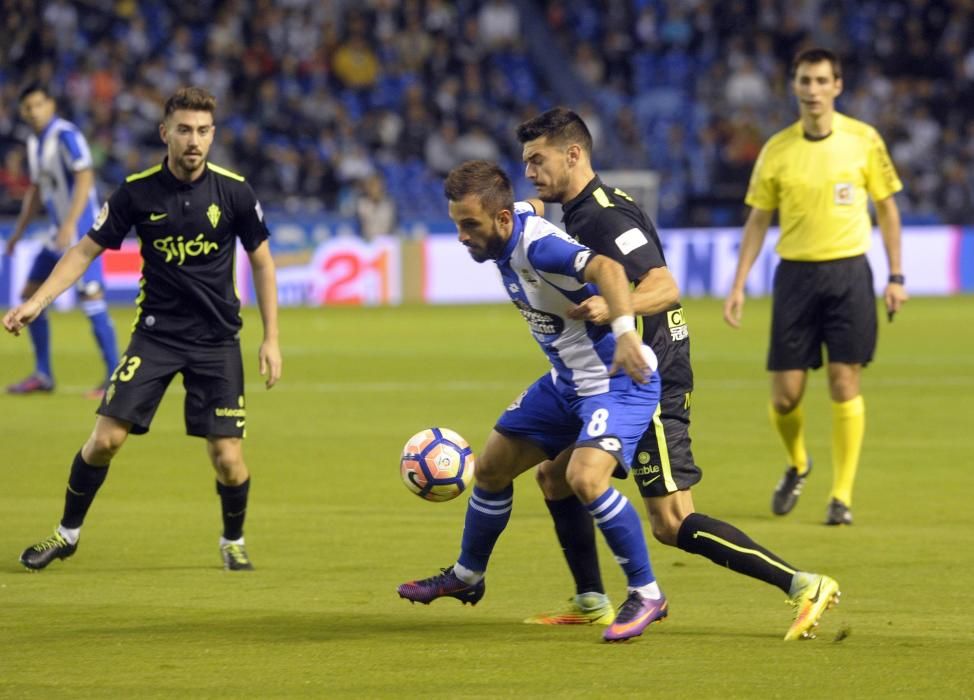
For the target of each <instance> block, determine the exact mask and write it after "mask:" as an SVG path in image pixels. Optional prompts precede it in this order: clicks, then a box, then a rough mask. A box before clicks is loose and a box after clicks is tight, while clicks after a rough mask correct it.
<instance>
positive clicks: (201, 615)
mask: <svg viewBox="0 0 974 700" xmlns="http://www.w3.org/2000/svg"><path fill="white" fill-rule="evenodd" d="M686 309H687V315H688V319H689V323H690V332H691V341H692V344H693V345H692V347H693V358H694V365H695V370H696V391H695V394H694V404H693V406H694V409H693V430H692V434H693V437H694V438H695V440H694V444H693V447H694V452H695V455H696V458H697V461H698V462H699V464H700V465H701V466H702V467H703V469H704V480H703V482H702V483H701V484H700V485H698V486H697V487H695V488H694V497H695V501H696V506H697V509H698V510H699V511H700V512H702V513H707V514H710V515H712V516H714V517H718V518H721V519H724V520H728V521H730V522H732V523H734V524H735V525H737V526H738V527H740V528H741V529H742V530H744V531H745V532H747V533H748V534H749V535H751V537H753V538H754V539H755V540H756V541H758V542H760V543H761V544H763V545H764V546H766V547H768V548H769V549H771V550H773V551H775V552H777V553H778V554H780V555H781V556H782V557H783V558H784V559H785V560H787V561H788V562H789V563H791V564H793V565H795V566H796V567H799V568H803V569H811V570H816V571H822V572H826V573H828V574H830V575H832V576H833V577H835V578H836V579H838V581H839V582H840V584H841V587H842V602H841V604H840V605H839V606H838V607H837V608H834V609H833V610H831V611H830V612H828V613H827V614H826V615H825V617H824V618H823V621H822V624H821V627H820V633H819V637H818V638H817V639H815V640H811V641H804V642H794V643H785V642H784V641H782V637H783V635H784V633H785V630H786V629H787V628H788V625H789V623H790V620H791V608H790V607H788V606H786V605H785V604H784V595H783V594H782V593H781V592H780V591H779V590H778V589H775V588H771V587H770V586H767V585H765V584H762V583H759V582H756V581H753V580H751V579H747V578H744V577H742V576H739V575H736V574H734V573H732V572H730V571H728V570H724V569H720V568H718V567H716V566H714V565H713V564H711V563H710V562H709V561H707V560H705V559H703V558H701V557H695V556H691V555H688V554H685V553H683V552H681V551H679V550H676V549H674V548H669V547H664V546H662V545H660V544H658V543H656V542H655V541H651V542H650V550H651V553H652V557H653V565H654V569H655V571H656V574H657V577H658V579H659V581H660V585H661V586H662V588H663V590H664V591H665V593H666V594H667V597H668V598H669V601H670V616H669V618H668V619H667V620H666V621H664V622H663V623H662V624H658V625H653V626H651V627H650V628H649V629H648V630H647V632H646V633H645V634H644V635H643V636H642V637H640V638H639V639H637V640H635V641H633V642H630V643H627V644H622V645H608V644H604V643H602V642H601V631H602V630H601V628H598V629H595V628H588V627H562V628H550V627H541V626H533V625H524V624H521V620H522V619H523V618H524V617H526V616H527V615H529V614H531V613H535V612H538V611H540V610H543V609H546V608H551V607H554V606H558V605H560V604H562V603H563V602H564V601H565V600H566V599H567V598H568V597H569V596H570V595H571V594H572V592H573V588H572V585H571V579H570V576H569V574H568V573H567V569H566V567H565V565H564V563H563V560H562V557H561V553H560V551H559V549H558V546H557V544H556V540H555V536H554V531H553V528H552V526H551V522H550V519H549V517H548V514H547V511H546V509H545V508H544V505H543V503H542V500H541V496H540V492H539V491H538V489H537V487H536V486H535V484H534V483H533V480H532V478H531V476H530V474H525V475H524V476H522V477H521V478H520V479H519V480H518V481H517V482H516V484H515V494H516V497H515V507H514V513H513V517H512V518H511V522H510V525H509V526H508V529H507V531H506V532H505V533H504V535H503V536H502V537H501V539H500V542H499V543H498V546H497V548H496V550H495V553H494V557H493V559H492V561H491V568H490V571H489V572H488V576H487V595H486V596H485V598H484V599H483V601H481V603H480V604H478V605H477V606H476V607H470V606H461V605H460V604H459V603H458V602H457V601H455V600H453V599H446V600H440V601H436V602H434V603H433V604H432V605H430V606H423V605H411V604H409V603H408V602H406V601H405V600H401V599H400V598H399V597H398V596H397V595H396V592H395V591H396V586H397V585H398V584H399V583H401V582H402V581H405V580H408V579H412V578H418V577H425V576H429V575H432V574H434V573H436V572H437V571H438V569H439V567H445V566H448V565H449V564H451V563H452V562H453V561H454V560H455V558H456V555H457V552H458V547H459V537H460V531H461V528H462V524H463V515H464V507H465V502H466V496H465V495H464V496H461V497H460V498H458V499H456V500H455V501H451V502H447V503H429V502H425V501H422V500H420V499H418V498H417V497H415V496H414V495H412V494H410V493H409V492H408V491H407V490H406V488H405V487H404V486H403V484H402V483H401V481H400V479H399V473H398V455H399V451H400V449H401V448H402V446H403V443H404V442H405V440H406V439H407V438H408V437H409V436H410V435H412V434H413V433H414V432H416V431H417V430H419V429H420V428H424V427H427V426H431V425H444V426H447V427H450V428H453V429H454V430H457V431H458V432H460V434H462V435H463V436H465V437H466V438H467V439H468V440H469V441H470V442H471V444H472V445H473V446H474V449H475V450H477V449H479V448H480V447H481V446H482V445H483V442H484V439H485V437H486V435H487V433H488V432H489V430H490V428H491V426H492V425H493V421H494V419H495V418H496V417H497V416H498V415H499V413H500V412H501V411H503V410H504V408H505V407H506V406H507V405H508V404H509V403H510V402H511V401H512V400H513V399H514V398H515V397H516V396H517V395H518V394H519V393H520V392H521V390H522V389H523V388H524V387H525V386H526V385H527V384H528V383H529V382H530V381H532V380H533V379H535V378H536V377H537V375H539V374H540V373H541V372H543V371H545V369H546V364H545V360H544V357H543V356H542V354H541V352H540V351H539V350H538V349H537V347H536V346H535V344H534V342H533V341H532V340H531V338H530V336H529V334H528V331H527V329H526V326H525V324H524V323H523V321H521V320H520V318H519V315H518V314H517V313H516V312H515V311H514V310H513V309H511V308H510V306H509V305H506V306H484V307H466V308H456V307H451V308H443V307H441V308H433V307H402V308H373V309H361V308H335V309H285V310H283V311H282V318H281V327H282V331H281V332H282V349H283V352H284V377H283V380H282V382H281V384H280V385H279V386H278V387H276V388H274V389H273V390H271V391H269V392H268V391H265V390H264V389H263V385H262V383H261V381H260V377H259V375H258V374H257V371H256V355H257V344H258V342H259V328H260V323H259V319H258V317H257V315H256V313H255V312H254V311H253V310H252V309H248V310H247V311H246V312H245V321H246V326H245V332H244V335H243V343H244V357H245V362H246V369H247V372H248V375H247V376H248V384H247V390H248V396H247V399H248V401H247V404H248V405H247V409H248V421H247V425H248V433H249V435H248V439H247V441H246V456H247V462H248V465H249V466H250V469H251V472H252V474H253V488H252V490H251V502H250V507H249V514H248V520H247V528H246V532H247V546H248V551H249V553H250V555H251V557H252V559H253V562H254V565H255V567H256V570H255V571H254V572H252V573H229V572H225V571H223V570H222V568H221V564H220V559H219V553H218V548H217V540H218V537H219V534H220V517H219V507H218V500H217V496H216V494H215V490H214V479H213V474H212V470H211V468H210V466H209V464H208V461H207V458H206V455H205V451H204V443H203V442H202V441H201V440H199V439H196V438H189V437H187V436H185V434H184V428H183V420H182V397H183V391H182V387H181V386H180V385H179V382H178V381H177V382H174V385H173V386H172V387H171V388H170V390H169V394H168V395H167V397H166V400H165V401H164V402H163V404H162V407H161V408H160V410H159V412H158V414H157V415H156V417H155V421H154V423H153V425H152V429H151V431H150V433H149V434H148V435H147V436H143V437H132V438H130V439H129V441H128V443H127V444H126V446H125V447H124V449H123V450H122V452H121V454H120V455H119V457H118V458H117V459H116V460H115V462H114V464H113V465H112V468H111V473H110V475H109V478H108V481H107V482H106V483H105V486H104V487H103V489H102V491H101V493H100V494H99V498H98V500H97V501H96V502H95V504H94V506H93V508H92V511H91V513H90V514H89V518H88V523H87V524H86V525H85V527H84V530H83V532H82V538H81V542H80V546H79V549H78V553H77V554H76V555H75V556H74V557H72V558H71V559H69V560H66V561H63V562H62V561H57V562H54V563H53V564H52V565H51V566H50V567H49V568H48V569H46V570H44V571H42V572H39V573H35V574H29V573H27V572H25V571H24V570H23V568H22V567H21V566H20V565H19V564H18V562H17V557H18V555H19V554H20V552H21V551H22V550H23V549H24V547H26V546H27V545H29V544H31V543H33V542H35V541H37V540H39V539H41V538H43V537H45V536H46V535H47V534H49V533H50V532H51V529H52V527H53V526H54V525H55V524H56V523H57V520H58V518H59V515H60V511H61V505H62V502H63V493H64V487H65V481H66V478H67V473H68V467H69V465H70V462H71V459H72V457H73V455H74V453H75V451H76V450H77V449H78V447H79V446H80V445H81V444H82V442H83V441H84V439H85V438H86V436H87V435H88V432H89V431H90V429H91V426H92V424H93V410H94V408H95V405H94V403H92V402H90V401H86V400H85V399H83V398H82V396H81V394H82V392H83V391H84V390H85V389H88V388H90V387H91V386H92V385H94V384H95V383H96V381H97V379H98V375H99V373H100V368H99V360H98V359H97V357H96V354H95V348H94V343H93V342H92V340H91V338H90V335H89V331H88V327H87V323H86V321H85V320H84V318H83V316H82V315H81V314H80V312H75V313H70V314H54V315H53V323H52V328H53V344H54V348H55V371H56V374H57V380H58V382H59V391H58V392H57V393H55V394H53V395H50V396H29V397H10V396H6V395H0V416H2V419H3V422H2V426H3V427H2V436H3V440H2V442H3V445H2V457H0V514H2V516H0V517H2V521H0V522H2V527H0V697H18V698H20V697H38V698H46V697H54V696H57V697H92V698H103V697H109V696H117V697H127V698H154V697H194V698H195V697H234V698H236V697H258V698H276V697H290V696H300V697H309V698H331V697H356V698H373V697H392V696H395V697H440V698H454V697H463V698H468V697H479V698H496V697H613V698H629V697H659V698H666V699H672V698H732V697H733V698H799V697H809V696H814V697H829V698H836V699H838V698H891V697H924V698H964V697H974V684H972V679H974V615H972V613H971V609H972V608H971V586H972V577H974V562H972V552H974V508H972V506H971V498H972V493H974V470H972V469H971V454H972V447H974V439H972V434H974V431H972V429H971V425H970V420H971V416H972V412H971V411H972V409H971V395H972V392H974V355H972V353H971V348H974V330H972V327H971V320H972V319H974V298H971V297H956V298H950V299H914V300H911V301H910V302H909V304H908V305H907V307H906V309H905V310H904V311H903V312H902V313H901V314H900V315H898V316H897V317H896V319H895V322H894V323H892V324H888V323H886V321H885V318H884V320H883V322H882V326H881V328H880V341H879V351H878V355H877V359H876V362H875V364H874V365H873V366H871V367H869V368H868V369H867V370H866V372H865V376H864V383H863V385H864V395H865V398H866V410H867V434H866V444H865V447H864V452H863V459H862V464H861V467H860V471H859V478H858V481H857V490H856V499H855V503H854V508H853V511H854V514H855V518H856V523H855V525H853V526H852V527H848V528H839V529H836V528H827V527H825V526H824V525H822V524H821V522H822V520H823V518H824V515H825V506H826V502H827V499H828V491H829V485H830V481H831V474H830V466H829V433H830V408H829V402H828V398H827V395H826V394H827V391H826V387H825V377H824V375H823V372H817V373H815V374H813V375H812V376H811V379H810V382H809V388H808V392H807V398H806V403H805V407H806V416H807V424H808V443H809V449H810V451H811V453H812V455H813V457H814V458H815V460H816V468H815V472H814V473H813V474H812V476H811V477H810V478H809V481H808V482H807V483H806V486H805V490H804V492H803V494H802V497H801V500H800V502H799V504H798V506H797V507H796V509H795V510H794V511H793V512H792V513H791V514H790V515H789V516H787V517H784V518H778V517H775V516H773V515H771V513H770V507H769V503H770V496H771V491H772V488H773V487H774V485H775V483H776V482H777V480H778V478H779V476H780V475H781V472H782V470H783V467H784V457H783V453H782V450H781V448H780V447H779V445H778V442H777V437H776V436H775V435H774V434H773V433H772V431H771V428H770V426H769V424H768V421H767V415H766V412H767V390H768V381H767V377H766V374H765V372H764V370H763V364H764V353H765V343H766V338H767V325H768V314H769V305H768V302H767V300H761V299H756V300H749V302H748V305H747V306H746V308H745V319H744V323H745V326H744V328H743V329H742V330H739V331H734V330H732V329H730V328H728V327H727V326H725V325H724V323H723V321H722V320H721V318H720V302H718V301H717V300H691V301H689V302H688V303H687V304H686ZM113 313H114V315H115V318H116V323H117V325H118V328H119V331H120V336H126V335H127V330H128V326H129V324H130V322H131V310H129V309H115V310H114V311H113ZM0 367H3V376H2V377H0V381H2V382H3V383H4V384H5V383H7V382H8V381H12V380H15V379H19V378H21V376H23V375H24V374H26V373H28V372H29V370H30V360H29V352H28V341H27V339H26V337H21V338H16V339H15V338H12V337H7V336H6V335H4V337H2V338H0ZM617 486H619V487H620V488H621V490H622V491H623V492H624V493H626V494H627V495H628V496H629V497H630V498H631V499H633V500H634V501H636V502H637V504H638V505H639V509H640V512H641V513H642V507H641V503H639V498H638V494H637V492H636V489H635V487H634V485H633V484H632V483H629V482H621V483H617ZM644 525H645V519H644ZM646 529H647V534H648V527H647V528H646ZM600 545H601V540H600ZM600 553H601V560H602V567H603V572H604V577H605V582H606V585H607V586H608V588H609V593H610V595H611V596H612V599H613V601H615V602H616V603H619V602H621V601H622V599H623V596H624V590H625V582H624V579H623V578H622V575H621V572H620V571H619V568H618V566H617V565H616V564H615V563H614V562H613V561H612V558H611V556H610V554H609V553H608V550H607V549H605V548H604V547H602V549H601V550H600Z"/></svg>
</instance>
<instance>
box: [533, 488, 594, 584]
mask: <svg viewBox="0 0 974 700" xmlns="http://www.w3.org/2000/svg"><path fill="white" fill-rule="evenodd" d="M545 505H547V506H548V510H549V511H550V512H551V518H552V519H553V520H554V521H555V533H556V534H557V535H558V543H559V544H560V545H561V551H562V552H563V553H564V554H565V559H566V560H567V561H568V568H569V569H571V572H572V577H573V578H574V579H575V592H576V593H588V592H597V593H605V588H604V587H603V586H602V572H601V571H599V554H598V551H597V550H596V549H595V524H594V523H593V522H592V516H591V515H590V514H589V512H588V509H587V508H586V507H585V506H583V505H582V502H581V501H579V500H578V499H577V498H576V497H575V496H569V497H568V498H563V499H561V500H560V501H549V500H547V499H546V500H545Z"/></svg>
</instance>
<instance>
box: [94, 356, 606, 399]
mask: <svg viewBox="0 0 974 700" xmlns="http://www.w3.org/2000/svg"><path fill="white" fill-rule="evenodd" d="M141 364H142V358H141V357H139V356H138V355H135V356H133V357H129V356H128V355H122V359H120V360H119V361H118V367H116V368H115V371H114V372H112V377H111V379H110V380H109V381H112V382H114V381H116V380H117V381H120V382H127V381H129V380H130V379H131V378H132V377H134V376H135V370H137V369H138V368H139V365H141ZM596 413H598V411H596Z"/></svg>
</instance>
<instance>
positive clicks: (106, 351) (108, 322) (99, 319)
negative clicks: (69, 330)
mask: <svg viewBox="0 0 974 700" xmlns="http://www.w3.org/2000/svg"><path fill="white" fill-rule="evenodd" d="M81 308H82V309H84V312H85V316H87V317H88V321H89V322H90V323H91V332H92V334H93V335H94V336H95V342H97V343H98V349H99V350H100V351H101V357H102V359H103V360H104V361H105V366H106V367H107V368H108V371H107V372H106V373H105V376H106V377H108V376H109V375H111V373H112V372H113V371H114V370H115V366H116V365H117V364H118V345H117V344H116V341H115V324H114V323H112V317H111V316H109V315H108V304H106V303H105V300H104V299H95V300H92V301H85V302H82V304H81Z"/></svg>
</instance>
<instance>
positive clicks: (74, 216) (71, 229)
mask: <svg viewBox="0 0 974 700" xmlns="http://www.w3.org/2000/svg"><path fill="white" fill-rule="evenodd" d="M94 185H95V171H94V170H92V169H91V168H84V169H83V170H78V171H77V172H75V174H74V189H73V190H71V207H70V208H69V209H68V213H67V215H66V216H65V217H64V221H62V222H61V225H60V226H58V230H57V238H56V239H55V242H54V244H55V245H56V246H57V248H58V250H65V249H66V248H67V247H68V246H70V245H71V244H72V243H74V237H75V236H76V235H77V233H78V219H80V218H81V212H83V211H84V210H85V207H86V206H87V205H88V193H89V192H91V188H92V187H94Z"/></svg>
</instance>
